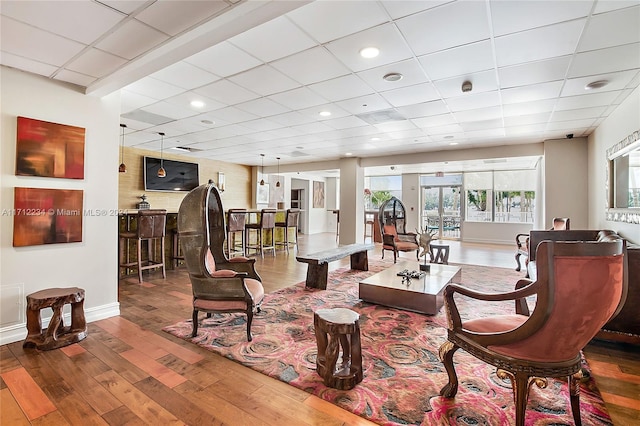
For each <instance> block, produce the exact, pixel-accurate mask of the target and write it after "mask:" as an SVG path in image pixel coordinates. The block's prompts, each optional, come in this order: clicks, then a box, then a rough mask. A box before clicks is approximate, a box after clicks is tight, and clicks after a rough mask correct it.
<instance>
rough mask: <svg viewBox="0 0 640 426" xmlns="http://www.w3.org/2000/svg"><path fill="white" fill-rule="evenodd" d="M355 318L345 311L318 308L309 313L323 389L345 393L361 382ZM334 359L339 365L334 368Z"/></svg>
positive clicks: (317, 367) (360, 355)
mask: <svg viewBox="0 0 640 426" xmlns="http://www.w3.org/2000/svg"><path fill="white" fill-rule="evenodd" d="M359 318H360V315H359V314H358V313H357V312H354V311H352V310H350V309H345V308H334V309H318V310H317V311H316V312H315V313H314V314H313V325H314V329H315V334H316V341H317V344H318V355H317V357H316V371H317V372H318V374H319V375H320V376H321V377H322V380H323V382H324V384H325V385H326V386H329V387H331V388H335V389H340V390H348V389H352V388H353V387H354V386H355V385H357V384H358V383H360V382H361V381H362V349H361V347H360V323H359V322H358V320H359ZM341 348H342V354H340V349H341ZM338 358H341V359H340V361H341V362H340V364H339V366H338V367H337V368H336V363H337V362H338Z"/></svg>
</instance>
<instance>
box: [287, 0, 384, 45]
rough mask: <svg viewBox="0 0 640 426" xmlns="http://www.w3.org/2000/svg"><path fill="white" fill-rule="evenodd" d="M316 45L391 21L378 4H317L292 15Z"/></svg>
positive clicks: (314, 3) (294, 11) (348, 2)
mask: <svg viewBox="0 0 640 426" xmlns="http://www.w3.org/2000/svg"><path fill="white" fill-rule="evenodd" d="M288 16H289V18H290V19H291V20H292V21H293V22H294V23H296V24H297V25H298V26H299V27H301V28H304V29H305V31H306V32H307V33H308V34H310V35H311V37H313V38H314V39H315V40H316V41H318V42H320V43H326V42H329V41H332V40H336V39H338V38H340V37H344V36H347V35H349V34H353V33H355V32H358V31H362V30H364V29H367V28H371V27H373V26H375V25H379V24H382V23H383V22H387V21H388V17H387V15H386V13H385V11H384V10H383V9H382V8H381V7H380V5H379V3H377V2H370V1H340V2H338V1H336V2H324V1H315V2H312V3H310V4H308V5H306V6H304V7H301V8H299V9H296V10H293V11H291V12H289V13H288Z"/></svg>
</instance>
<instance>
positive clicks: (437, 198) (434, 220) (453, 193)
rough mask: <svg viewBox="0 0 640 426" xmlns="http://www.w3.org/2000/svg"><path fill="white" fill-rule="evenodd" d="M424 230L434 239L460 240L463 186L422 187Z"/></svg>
mask: <svg viewBox="0 0 640 426" xmlns="http://www.w3.org/2000/svg"><path fill="white" fill-rule="evenodd" d="M420 189H421V196H422V218H421V224H422V230H423V231H427V232H431V233H434V234H435V235H434V238H437V239H448V240H459V239H460V191H461V189H462V186H459V185H455V186H451V185H447V186H422V187H421V188H420Z"/></svg>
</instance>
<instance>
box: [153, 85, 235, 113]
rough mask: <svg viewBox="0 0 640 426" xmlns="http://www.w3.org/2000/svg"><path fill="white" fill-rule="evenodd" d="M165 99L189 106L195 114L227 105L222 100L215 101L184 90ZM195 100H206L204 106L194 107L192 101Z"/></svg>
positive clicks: (181, 105) (182, 105) (175, 103)
mask: <svg viewBox="0 0 640 426" xmlns="http://www.w3.org/2000/svg"><path fill="white" fill-rule="evenodd" d="M165 101H166V102H169V103H170V104H174V105H178V106H180V107H183V108H189V109H191V110H192V111H193V112H194V114H197V113H205V112H209V111H215V110H217V109H220V108H224V107H225V104H223V103H221V102H218V101H215V100H213V99H211V98H208V97H206V96H203V95H201V94H198V93H195V92H192V91H189V92H182V93H180V94H179V95H176V96H172V97H170V98H166V99H165ZM193 101H199V102H204V106H202V107H194V106H193V105H191V102H193Z"/></svg>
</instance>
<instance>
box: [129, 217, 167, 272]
mask: <svg viewBox="0 0 640 426" xmlns="http://www.w3.org/2000/svg"><path fill="white" fill-rule="evenodd" d="M166 226H167V211H166V210H139V211H138V221H137V228H136V230H135V231H133V232H121V233H120V239H121V241H123V242H124V244H121V245H120V247H121V250H120V267H121V268H125V270H126V269H131V268H136V269H137V270H138V280H139V281H140V282H142V271H144V270H147V269H154V268H162V278H167V272H166V270H165V264H164V237H165V234H166ZM131 240H133V241H135V242H136V248H137V257H136V260H135V261H131V259H129V253H128V250H127V255H126V256H124V253H123V250H122V248H123V247H124V246H126V247H128V245H129V241H131ZM158 240H160V258H159V259H158V258H157V257H156V255H155V251H156V250H155V248H156V243H157V242H158ZM143 241H146V242H147V258H146V259H145V260H143V259H142V242H143ZM152 241H153V242H154V244H153V248H152V244H151V242H152Z"/></svg>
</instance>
